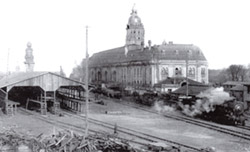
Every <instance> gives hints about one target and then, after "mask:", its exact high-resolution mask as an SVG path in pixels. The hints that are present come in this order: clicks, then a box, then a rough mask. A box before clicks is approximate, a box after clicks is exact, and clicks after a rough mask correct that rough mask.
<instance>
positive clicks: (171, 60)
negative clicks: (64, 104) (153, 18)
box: [89, 9, 208, 90]
mask: <svg viewBox="0 0 250 152" xmlns="http://www.w3.org/2000/svg"><path fill="white" fill-rule="evenodd" d="M126 32H127V35H126V38H125V39H126V43H125V45H124V46H121V47H118V48H113V49H110V50H105V51H101V52H99V53H95V54H93V56H91V57H90V60H89V61H90V63H89V64H90V65H89V68H90V69H89V71H90V74H89V76H90V82H91V83H93V84H106V85H120V86H122V87H123V88H125V89H130V90H152V89H153V88H154V85H155V84H157V83H160V82H162V81H164V80H166V79H167V78H169V77H170V78H175V77H177V78H179V77H186V76H187V77H188V78H189V79H191V80H194V81H198V82H201V83H204V84H207V83H208V62H207V60H206V58H205V56H204V54H203V52H202V50H201V49H200V48H199V47H198V46H195V45H193V44H175V43H173V42H168V43H167V42H165V41H163V43H162V44H159V45H152V42H151V41H150V40H149V41H148V44H147V46H146V45H145V42H144V41H145V38H144V35H145V29H144V25H143V22H142V20H141V18H140V17H139V16H138V13H137V10H135V9H132V12H131V15H130V17H129V20H128V24H127V26H126ZM184 81H185V80H184ZM181 83H183V82H181Z"/></svg>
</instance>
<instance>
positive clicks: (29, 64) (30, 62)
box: [24, 42, 35, 72]
mask: <svg viewBox="0 0 250 152" xmlns="http://www.w3.org/2000/svg"><path fill="white" fill-rule="evenodd" d="M24 64H25V65H26V72H33V71H34V64H35V62H34V57H33V49H32V48H31V43H30V42H28V43H27V48H26V55H25V62H24Z"/></svg>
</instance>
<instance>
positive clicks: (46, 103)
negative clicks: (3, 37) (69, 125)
mask: <svg viewBox="0 0 250 152" xmlns="http://www.w3.org/2000/svg"><path fill="white" fill-rule="evenodd" d="M84 88H85V86H84V83H82V82H79V81H76V80H73V79H70V78H67V77H64V76H61V75H59V74H57V73H53V72H19V73H14V74H11V75H7V76H5V77H4V78H2V79H1V80H0V106H1V108H2V110H3V111H4V112H5V113H7V114H8V113H10V114H13V113H15V109H16V108H15V107H16V106H17V105H21V106H23V107H26V108H32V107H39V110H40V111H41V113H42V114H46V113H47V110H51V111H52V112H56V111H57V109H58V108H59V106H60V105H61V103H62V102H63V103H64V104H65V105H66V106H67V108H69V109H72V110H75V111H78V112H82V111H83V106H84V105H83V102H84V92H85V91H84V90H85V89H84Z"/></svg>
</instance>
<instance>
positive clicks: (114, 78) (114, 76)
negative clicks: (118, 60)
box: [112, 71, 116, 82]
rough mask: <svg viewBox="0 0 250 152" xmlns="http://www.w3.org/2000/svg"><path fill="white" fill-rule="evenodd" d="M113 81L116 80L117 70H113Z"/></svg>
mask: <svg viewBox="0 0 250 152" xmlns="http://www.w3.org/2000/svg"><path fill="white" fill-rule="evenodd" d="M112 77H113V81H114V82H116V71H113V76H112Z"/></svg>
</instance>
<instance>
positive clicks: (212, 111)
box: [178, 97, 247, 126]
mask: <svg viewBox="0 0 250 152" xmlns="http://www.w3.org/2000/svg"><path fill="white" fill-rule="evenodd" d="M198 100H200V102H205V101H206V99H197V98H196V99H194V98H185V99H183V98H182V99H181V100H179V106H178V107H179V108H180V109H181V110H182V111H184V110H185V108H187V107H188V108H191V109H190V111H191V112H193V111H194V110H196V112H197V111H198V112H197V113H196V114H194V115H193V116H194V117H197V118H201V119H204V120H208V121H213V122H217V123H221V124H227V125H242V126H244V125H245V121H246V120H247V118H246V117H245V116H244V112H245V107H244V103H243V102H242V101H238V100H236V98H233V97H232V99H230V100H225V101H224V102H223V104H219V105H213V104H206V103H202V106H200V107H198V108H197V106H196V104H197V101H198ZM187 105H188V106H187ZM204 105H206V106H205V107H204Z"/></svg>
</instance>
